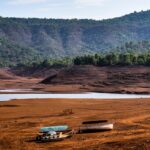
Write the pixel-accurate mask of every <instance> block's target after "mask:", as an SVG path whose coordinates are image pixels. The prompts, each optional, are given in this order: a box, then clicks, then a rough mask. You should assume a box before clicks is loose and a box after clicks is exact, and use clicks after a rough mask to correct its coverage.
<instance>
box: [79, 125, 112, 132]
mask: <svg viewBox="0 0 150 150" xmlns="http://www.w3.org/2000/svg"><path fill="white" fill-rule="evenodd" d="M112 129H113V124H111V123H109V124H108V123H107V124H97V125H86V126H82V127H80V128H79V132H80V133H82V132H100V131H108V130H112Z"/></svg>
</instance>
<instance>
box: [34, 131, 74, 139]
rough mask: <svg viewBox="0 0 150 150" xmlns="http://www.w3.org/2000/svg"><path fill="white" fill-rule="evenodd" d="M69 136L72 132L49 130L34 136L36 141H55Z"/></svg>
mask: <svg viewBox="0 0 150 150" xmlns="http://www.w3.org/2000/svg"><path fill="white" fill-rule="evenodd" d="M71 136H72V132H68V133H62V132H55V131H49V132H46V133H40V134H38V135H37V136H36V141H37V142H55V141H61V140H64V139H66V138H69V137H71Z"/></svg>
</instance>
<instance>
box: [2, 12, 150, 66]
mask: <svg viewBox="0 0 150 150" xmlns="http://www.w3.org/2000/svg"><path fill="white" fill-rule="evenodd" d="M144 40H147V41H149V40H150V11H149V10H148V11H142V12H139V13H137V12H134V13H131V14H129V15H125V16H123V17H119V18H114V19H107V20H101V21H95V20H87V19H82V20H78V19H72V20H63V19H37V18H29V19H24V18H3V17H0V65H1V64H6V66H7V65H8V64H10V63H13V64H14V65H15V64H17V63H26V62H29V61H40V60H42V59H46V58H59V57H66V56H69V57H70V56H71V57H74V56H77V55H84V54H93V53H101V52H102V53H105V52H106V51H107V50H110V49H112V50H113V49H114V48H115V47H117V46H121V45H124V44H125V43H126V42H130V41H137V42H138V41H144Z"/></svg>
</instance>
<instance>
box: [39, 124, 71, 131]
mask: <svg viewBox="0 0 150 150" xmlns="http://www.w3.org/2000/svg"><path fill="white" fill-rule="evenodd" d="M68 128H69V127H68V126H67V125H63V126H49V127H43V128H40V132H49V131H56V132H57V131H65V130H67V129H68Z"/></svg>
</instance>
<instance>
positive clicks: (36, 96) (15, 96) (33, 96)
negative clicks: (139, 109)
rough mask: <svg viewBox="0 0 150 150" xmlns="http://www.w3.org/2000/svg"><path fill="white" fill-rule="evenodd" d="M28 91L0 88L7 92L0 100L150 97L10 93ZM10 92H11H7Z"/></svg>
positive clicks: (133, 96) (148, 96)
mask: <svg viewBox="0 0 150 150" xmlns="http://www.w3.org/2000/svg"><path fill="white" fill-rule="evenodd" d="M24 91H30V89H25V90H21V89H13V90H11V89H7V90H0V92H8V93H7V94H0V101H9V100H12V99H40V98H66V99H70V98H71V99H73V98H75V99H80V98H83V99H126V98H150V94H146V95H140V94H112V93H94V92H91V93H71V94H66V93H63V94H62V93H60V94H56V93H45V94H27V93H25V94H21V93H20V94H12V92H24ZM9 92H11V94H10V93H9Z"/></svg>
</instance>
